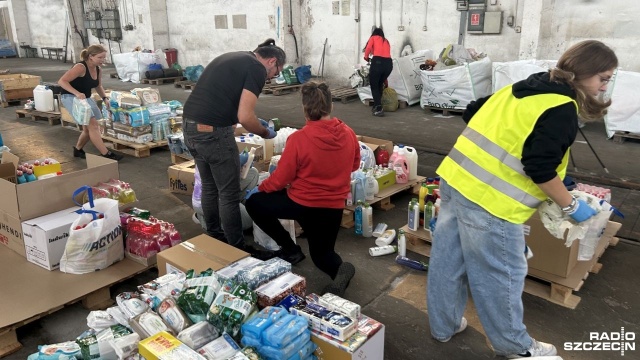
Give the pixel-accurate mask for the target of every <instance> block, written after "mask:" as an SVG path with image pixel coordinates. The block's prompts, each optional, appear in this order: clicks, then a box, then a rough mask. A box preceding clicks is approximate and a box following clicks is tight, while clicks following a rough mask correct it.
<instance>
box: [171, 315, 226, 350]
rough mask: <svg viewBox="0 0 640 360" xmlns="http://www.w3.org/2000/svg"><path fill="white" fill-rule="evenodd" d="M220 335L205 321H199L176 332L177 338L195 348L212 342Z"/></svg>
mask: <svg viewBox="0 0 640 360" xmlns="http://www.w3.org/2000/svg"><path fill="white" fill-rule="evenodd" d="M219 336H220V333H218V330H216V328H214V327H213V325H211V324H210V323H209V322H207V321H200V322H199V323H197V324H195V325H192V326H190V327H188V328H186V329H184V330H182V331H181V332H180V333H179V334H178V340H180V341H182V342H183V343H184V344H185V345H187V346H188V347H190V348H192V349H194V350H196V349H199V348H201V347H203V346H205V345H206V344H208V343H210V342H212V341H213V340H215V339H217V338H218V337H219Z"/></svg>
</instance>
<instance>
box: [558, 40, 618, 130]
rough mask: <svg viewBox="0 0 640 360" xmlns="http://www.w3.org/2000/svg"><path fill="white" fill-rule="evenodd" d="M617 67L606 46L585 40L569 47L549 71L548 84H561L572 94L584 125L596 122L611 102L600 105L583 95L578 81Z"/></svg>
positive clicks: (593, 97)
mask: <svg viewBox="0 0 640 360" xmlns="http://www.w3.org/2000/svg"><path fill="white" fill-rule="evenodd" d="M616 67H618V58H617V57H616V54H615V53H614V52H613V50H611V49H610V48H609V47H608V46H606V45H605V44H603V43H601V42H600V41H596V40H586V41H582V42H579V43H577V44H575V45H573V46H571V47H570V48H569V49H568V50H567V51H565V53H564V54H562V56H561V57H560V60H558V64H557V65H556V68H555V69H553V70H551V80H552V81H559V82H565V83H567V84H569V86H571V88H573V90H575V92H576V102H577V103H578V115H579V116H580V118H581V119H583V120H586V121H593V120H599V119H602V118H603V117H604V115H605V114H606V113H607V108H608V107H609V106H610V105H611V100H609V101H606V102H604V101H600V100H598V99H597V98H596V97H595V96H593V95H591V94H589V93H587V92H586V91H585V89H584V88H583V86H582V85H581V84H580V81H582V80H584V79H588V78H590V77H592V76H594V75H597V74H599V73H602V72H605V71H609V70H612V69H615V68H616Z"/></svg>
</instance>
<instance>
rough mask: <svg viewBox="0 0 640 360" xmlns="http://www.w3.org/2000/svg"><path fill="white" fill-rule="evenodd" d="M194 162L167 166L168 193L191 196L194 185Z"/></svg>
mask: <svg viewBox="0 0 640 360" xmlns="http://www.w3.org/2000/svg"><path fill="white" fill-rule="evenodd" d="M195 173H196V164H195V161H193V160H191V161H187V162H183V163H180V164H175V165H171V166H169V169H167V174H168V175H169V191H171V192H173V193H177V194H185V195H191V194H192V193H193V186H194V184H195V181H196V180H195Z"/></svg>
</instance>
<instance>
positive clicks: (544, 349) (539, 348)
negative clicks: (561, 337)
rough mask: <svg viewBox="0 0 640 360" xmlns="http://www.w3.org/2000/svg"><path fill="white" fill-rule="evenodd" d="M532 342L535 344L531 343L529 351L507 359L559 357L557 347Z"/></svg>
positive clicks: (508, 356)
mask: <svg viewBox="0 0 640 360" xmlns="http://www.w3.org/2000/svg"><path fill="white" fill-rule="evenodd" d="M531 341H533V342H532V343H531V347H530V348H529V349H527V350H526V351H525V352H523V353H520V354H512V355H507V359H523V358H528V357H534V356H554V355H558V351H557V350H556V347H555V346H553V345H551V344H547V343H543V342H542V341H536V340H535V339H531Z"/></svg>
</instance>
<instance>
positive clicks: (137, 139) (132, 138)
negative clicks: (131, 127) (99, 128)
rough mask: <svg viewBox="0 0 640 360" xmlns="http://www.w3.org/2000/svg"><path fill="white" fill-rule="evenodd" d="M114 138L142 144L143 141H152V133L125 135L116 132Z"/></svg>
mask: <svg viewBox="0 0 640 360" xmlns="http://www.w3.org/2000/svg"><path fill="white" fill-rule="evenodd" d="M116 139H119V140H124V141H128V142H132V143H136V144H144V143H148V142H152V141H153V135H151V134H143V135H140V136H129V135H125V134H118V133H116Z"/></svg>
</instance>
